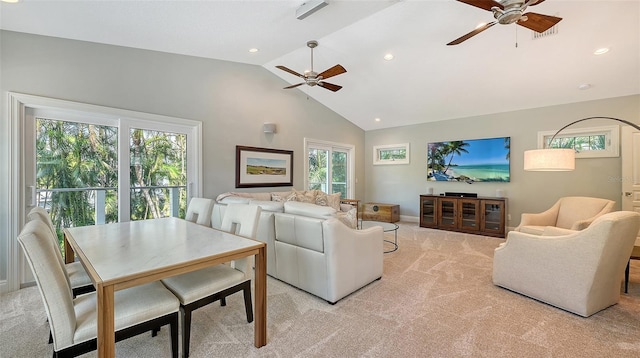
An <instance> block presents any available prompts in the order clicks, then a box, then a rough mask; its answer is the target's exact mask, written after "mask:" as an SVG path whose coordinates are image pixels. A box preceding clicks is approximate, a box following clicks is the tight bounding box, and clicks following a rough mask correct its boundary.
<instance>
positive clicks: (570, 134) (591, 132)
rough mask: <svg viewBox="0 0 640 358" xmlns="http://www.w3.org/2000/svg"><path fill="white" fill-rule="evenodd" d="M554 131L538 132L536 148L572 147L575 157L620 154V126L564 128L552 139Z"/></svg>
mask: <svg viewBox="0 0 640 358" xmlns="http://www.w3.org/2000/svg"><path fill="white" fill-rule="evenodd" d="M555 133H556V131H544V132H538V148H573V149H575V150H576V158H607V157H618V156H620V149H619V142H620V127H619V126H606V127H592V128H578V129H565V130H563V131H562V132H560V134H558V135H557V136H556V137H555V138H554V139H553V141H551V138H552V137H553V135H554V134H555Z"/></svg>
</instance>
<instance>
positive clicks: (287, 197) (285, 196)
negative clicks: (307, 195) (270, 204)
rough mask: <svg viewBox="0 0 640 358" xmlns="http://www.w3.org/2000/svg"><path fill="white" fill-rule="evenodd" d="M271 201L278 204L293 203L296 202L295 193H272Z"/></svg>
mask: <svg viewBox="0 0 640 358" xmlns="http://www.w3.org/2000/svg"><path fill="white" fill-rule="evenodd" d="M271 200H272V201H278V202H285V201H292V200H296V193H295V192H293V191H292V192H283V193H271Z"/></svg>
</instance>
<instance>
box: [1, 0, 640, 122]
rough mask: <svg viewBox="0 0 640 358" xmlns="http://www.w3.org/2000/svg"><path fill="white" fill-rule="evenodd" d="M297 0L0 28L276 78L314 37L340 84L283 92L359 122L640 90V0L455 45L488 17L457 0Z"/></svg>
mask: <svg viewBox="0 0 640 358" xmlns="http://www.w3.org/2000/svg"><path fill="white" fill-rule="evenodd" d="M499 1H502V2H504V1H506V0H499ZM303 2H304V0H272V1H264V0H263V1H258V0H245V1H237V0H236V1H184V0H174V1H133V0H128V1H127V0H125V1H100V0H84V1H55V0H52V1H30V0H22V1H21V2H19V3H17V4H9V3H1V5H0V28H2V29H5V30H11V31H19V32H26V33H33V34H40V35H47V36H54V37H61V38H69V39H76V40H83V41H91V42H97V43H105V44H113V45H120V46H127V47H135V48H142V49H149V50H156V51H163V52H169V53H177V54H185V55H191V56H199V57H206V58H213V59H220V60H227V61H235V62H242V63H248V64H255V65H260V66H263V67H264V68H265V69H267V70H269V71H271V72H273V73H274V74H275V75H276V76H279V77H281V78H282V79H283V82H282V87H284V86H287V85H288V84H294V83H298V82H300V81H299V78H296V77H295V76H293V75H291V74H289V73H287V72H284V71H281V70H279V69H276V68H275V66H276V65H284V66H286V67H288V68H290V69H293V70H295V71H297V72H303V71H305V70H308V69H309V68H310V50H309V48H307V46H306V43H307V41H308V40H317V41H318V42H319V46H318V47H317V48H316V49H315V50H314V70H315V71H316V72H320V71H322V70H324V69H327V68H329V67H331V66H333V65H335V64H338V63H339V64H341V65H342V66H344V67H345V68H346V69H347V73H345V74H342V75H339V76H336V77H333V78H331V79H329V80H328V82H331V83H335V84H339V85H341V86H343V89H341V90H340V91H338V92H331V91H328V90H326V89H323V88H319V87H317V86H316V87H308V86H300V87H297V88H296V89H290V90H289V91H298V90H301V91H304V92H305V93H307V94H308V95H309V96H310V97H313V98H314V99H316V100H318V101H319V102H321V103H323V104H324V105H326V106H327V107H329V108H330V109H332V110H333V111H335V112H336V113H338V114H340V115H342V116H344V117H345V118H346V119H347V120H349V121H351V122H353V123H354V124H356V125H357V126H359V127H361V128H363V129H364V130H374V129H379V128H389V127H396V126H403V125H411V124H417V123H424V122H431V121H441V120H447V119H454V118H461V117H468V116H476V115H484V114H491V113H499V112H505V111H513V110H519V109H527V108H536V107H544V106H550V105H556V104H563V103H573V102H581V101H587V100H594V99H601V98H610V97H618V96H625V95H634V94H640V0H626V1H604V0H546V1H544V2H543V3H540V4H538V5H536V6H531V7H529V8H528V9H527V11H531V12H536V13H541V14H547V15H553V16H559V17H562V18H563V20H562V21H561V22H560V23H559V24H558V25H557V27H556V29H555V34H551V35H548V36H543V37H541V38H537V39H533V36H532V35H533V32H532V31H531V30H528V29H526V28H524V27H521V26H517V25H515V24H511V25H495V26H493V27H492V28H490V29H488V30H486V31H484V32H482V33H480V34H478V35H477V36H475V37H473V38H471V39H469V40H467V41H465V42H463V43H462V44H460V45H456V46H446V44H447V43H448V42H450V41H452V40H454V39H456V38H458V37H460V36H462V35H463V34H466V33H467V32H469V31H471V30H473V29H474V28H475V26H476V25H478V24H479V23H481V22H489V21H492V20H494V19H493V16H492V14H491V13H490V12H488V11H485V10H482V9H480V8H477V7H473V6H470V5H467V4H464V3H461V2H458V1H455V0H405V1H385V0H378V1H366V0H347V1H338V0H327V2H328V3H329V5H328V6H326V7H324V8H322V9H320V10H319V11H317V12H316V13H314V14H312V15H310V16H309V17H307V18H305V19H303V20H298V19H296V9H297V8H298V7H299V6H301V4H302V3H303ZM603 47H606V48H609V52H607V53H606V54H603V55H595V54H594V51H595V50H597V49H599V48H603ZM251 48H257V49H259V51H258V52H253V53H251V52H249V49H251ZM388 53H390V54H393V56H394V59H393V60H390V61H387V60H385V59H384V58H383V57H384V55H385V54H388ZM580 87H588V88H587V89H580ZM273 90H274V91H285V90H283V89H282V88H281V87H275V88H273ZM595 115H602V114H601V113H600V114H598V113H596V114H595ZM376 118H378V119H379V121H376V120H375V119H376ZM515 120H517V119H514V121H515Z"/></svg>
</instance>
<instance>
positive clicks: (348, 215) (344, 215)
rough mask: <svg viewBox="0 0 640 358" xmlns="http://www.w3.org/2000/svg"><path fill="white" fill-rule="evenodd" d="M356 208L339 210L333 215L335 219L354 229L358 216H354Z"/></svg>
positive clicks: (356, 225)
mask: <svg viewBox="0 0 640 358" xmlns="http://www.w3.org/2000/svg"><path fill="white" fill-rule="evenodd" d="M356 213H357V210H356V208H353V209H351V210H349V211H346V212H344V211H339V212H336V214H335V215H334V216H335V218H336V219H338V220H340V222H341V223H343V224H345V225H347V226H348V227H350V228H352V229H355V228H357V227H358V217H357V216H356Z"/></svg>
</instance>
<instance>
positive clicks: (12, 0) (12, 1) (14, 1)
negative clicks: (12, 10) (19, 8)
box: [2, 0, 20, 4]
mask: <svg viewBox="0 0 640 358" xmlns="http://www.w3.org/2000/svg"><path fill="white" fill-rule="evenodd" d="M19 1H20V0H2V2H8V3H14V4H15V3H17V2H19Z"/></svg>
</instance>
